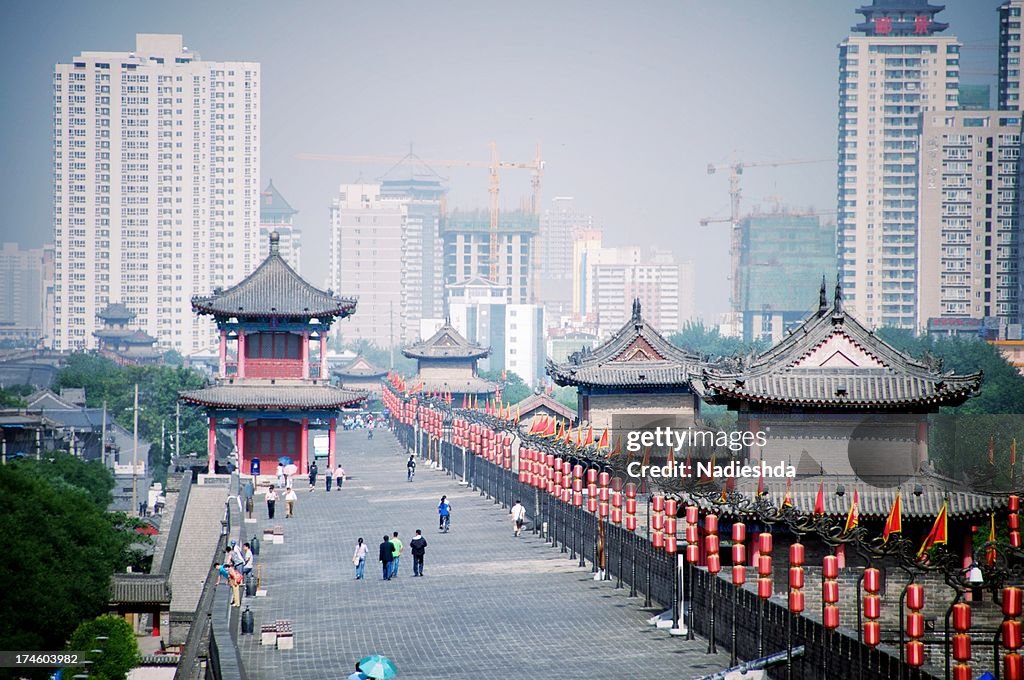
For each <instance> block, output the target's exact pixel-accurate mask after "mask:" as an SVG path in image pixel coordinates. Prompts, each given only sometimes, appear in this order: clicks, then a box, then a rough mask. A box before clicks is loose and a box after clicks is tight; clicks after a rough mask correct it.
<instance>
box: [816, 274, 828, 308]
mask: <svg viewBox="0 0 1024 680" xmlns="http://www.w3.org/2000/svg"><path fill="white" fill-rule="evenodd" d="M826 312H828V296H827V295H826V294H825V275H824V274H822V275H821V291H820V292H819V293H818V316H825V313H826Z"/></svg>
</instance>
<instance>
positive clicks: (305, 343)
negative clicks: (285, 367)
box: [302, 331, 309, 380]
mask: <svg viewBox="0 0 1024 680" xmlns="http://www.w3.org/2000/svg"><path fill="white" fill-rule="evenodd" d="M302 379H303V380H308V379H309V331H303V332H302Z"/></svg>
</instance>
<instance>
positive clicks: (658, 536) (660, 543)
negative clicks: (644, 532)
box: [651, 531, 665, 550]
mask: <svg viewBox="0 0 1024 680" xmlns="http://www.w3.org/2000/svg"><path fill="white" fill-rule="evenodd" d="M651 546H653V547H654V548H656V549H658V550H661V549H662V548H663V547H665V535H664V534H662V533H661V532H660V531H653V532H651Z"/></svg>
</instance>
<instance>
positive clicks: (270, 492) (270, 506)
mask: <svg viewBox="0 0 1024 680" xmlns="http://www.w3.org/2000/svg"><path fill="white" fill-rule="evenodd" d="M276 508H277V489H276V488H274V486H273V485H271V486H270V488H269V489H267V519H274V510H275V509H276Z"/></svg>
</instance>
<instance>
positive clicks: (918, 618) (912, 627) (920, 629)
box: [907, 612, 924, 638]
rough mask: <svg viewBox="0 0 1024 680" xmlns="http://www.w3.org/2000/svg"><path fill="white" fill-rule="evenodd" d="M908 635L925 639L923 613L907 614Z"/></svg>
mask: <svg viewBox="0 0 1024 680" xmlns="http://www.w3.org/2000/svg"><path fill="white" fill-rule="evenodd" d="M907 635H908V636H910V637H912V638H919V637H924V614H922V613H921V612H911V613H909V614H907Z"/></svg>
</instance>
